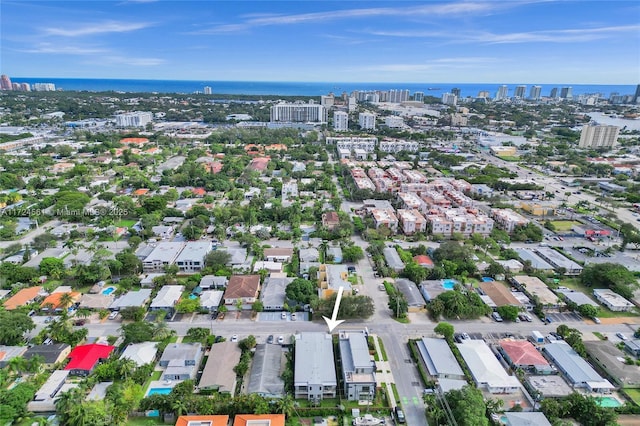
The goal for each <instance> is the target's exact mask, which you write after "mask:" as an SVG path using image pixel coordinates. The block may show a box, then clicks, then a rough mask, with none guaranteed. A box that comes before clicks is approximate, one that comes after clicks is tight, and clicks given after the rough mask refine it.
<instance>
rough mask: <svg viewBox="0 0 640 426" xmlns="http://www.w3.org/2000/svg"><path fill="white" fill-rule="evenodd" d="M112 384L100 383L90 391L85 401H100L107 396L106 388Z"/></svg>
mask: <svg viewBox="0 0 640 426" xmlns="http://www.w3.org/2000/svg"><path fill="white" fill-rule="evenodd" d="M112 384H113V382H100V383H96V385H95V386H94V387H93V389H91V392H89V395H87V401H101V400H103V399H104V397H105V396H107V388H108V387H109V386H111V385H112Z"/></svg>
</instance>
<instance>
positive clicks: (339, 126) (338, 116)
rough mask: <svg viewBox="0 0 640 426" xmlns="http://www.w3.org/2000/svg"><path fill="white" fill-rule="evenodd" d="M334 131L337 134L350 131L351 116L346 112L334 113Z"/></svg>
mask: <svg viewBox="0 0 640 426" xmlns="http://www.w3.org/2000/svg"><path fill="white" fill-rule="evenodd" d="M333 130H335V131H336V132H346V131H347V130H349V114H348V113H346V112H344V111H336V112H334V113H333Z"/></svg>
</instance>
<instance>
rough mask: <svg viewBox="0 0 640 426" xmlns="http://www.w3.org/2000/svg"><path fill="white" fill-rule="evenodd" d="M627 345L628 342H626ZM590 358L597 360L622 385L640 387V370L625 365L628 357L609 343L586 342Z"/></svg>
mask: <svg viewBox="0 0 640 426" xmlns="http://www.w3.org/2000/svg"><path fill="white" fill-rule="evenodd" d="M625 343H626V342H625ZM584 346H585V347H586V349H587V353H588V354H589V356H590V357H591V358H592V359H594V360H596V362H598V364H599V365H600V366H601V367H602V368H603V369H604V371H605V372H606V373H607V375H609V376H610V377H612V378H613V379H614V380H615V381H616V382H618V383H619V384H620V385H622V386H625V387H630V388H636V387H638V386H639V385H640V369H639V368H638V367H637V366H635V365H627V364H625V363H624V357H625V356H626V355H627V354H626V353H624V352H622V351H621V350H620V349H618V348H617V347H615V346H614V345H613V343H611V342H609V341H601V340H597V341H585V342H584Z"/></svg>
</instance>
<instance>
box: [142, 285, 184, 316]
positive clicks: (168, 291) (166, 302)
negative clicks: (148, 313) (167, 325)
mask: <svg viewBox="0 0 640 426" xmlns="http://www.w3.org/2000/svg"><path fill="white" fill-rule="evenodd" d="M183 291H184V286H183V285H165V286H163V287H162V288H161V289H160V291H159V292H158V294H157V295H156V297H155V298H154V299H153V301H152V302H151V305H150V306H149V309H150V310H152V311H157V310H159V309H163V310H165V311H169V312H173V310H174V309H175V306H176V303H178V301H179V300H180V297H182V292H183Z"/></svg>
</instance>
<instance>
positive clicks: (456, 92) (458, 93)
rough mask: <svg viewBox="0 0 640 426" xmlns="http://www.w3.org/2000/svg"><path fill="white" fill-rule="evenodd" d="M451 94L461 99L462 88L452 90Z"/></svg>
mask: <svg viewBox="0 0 640 426" xmlns="http://www.w3.org/2000/svg"><path fill="white" fill-rule="evenodd" d="M451 93H453V94H454V95H456V96H457V97H458V98H460V88H459V87H454V88H453V89H451Z"/></svg>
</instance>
